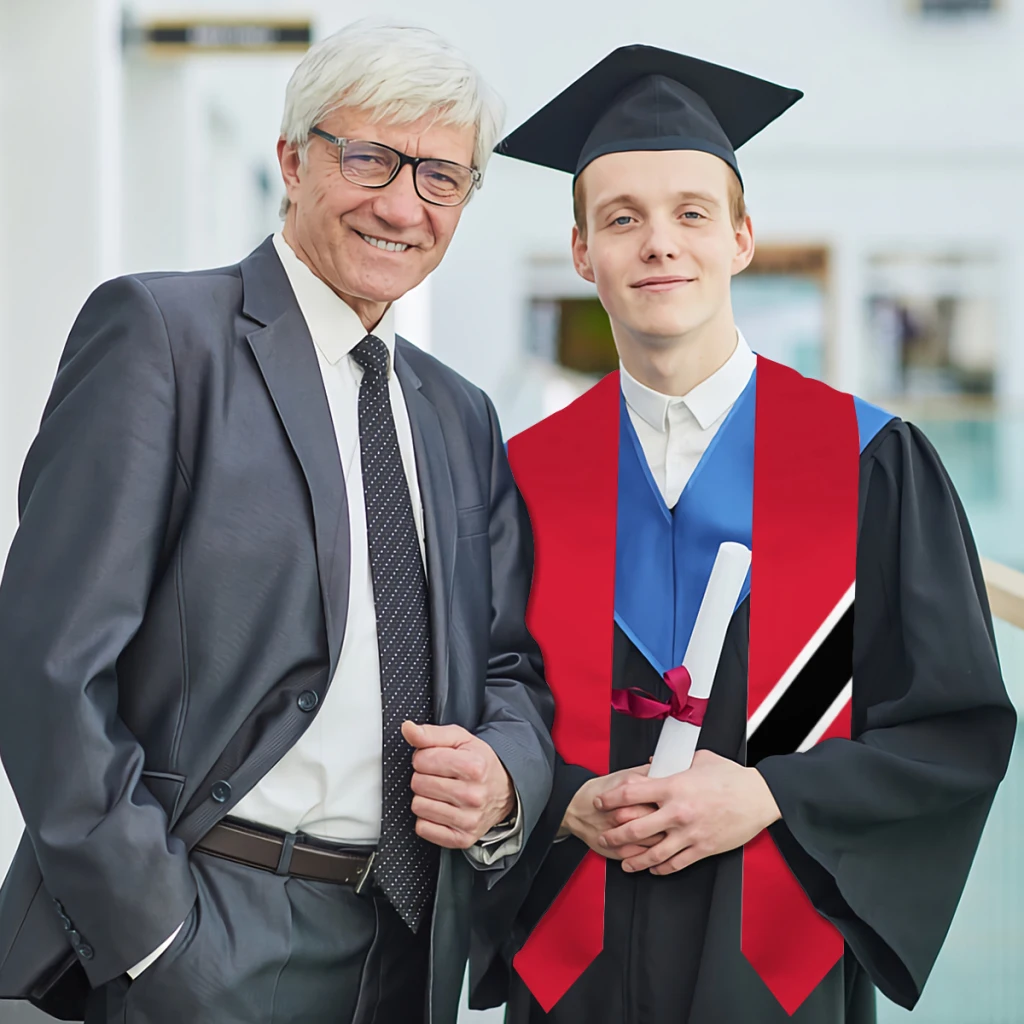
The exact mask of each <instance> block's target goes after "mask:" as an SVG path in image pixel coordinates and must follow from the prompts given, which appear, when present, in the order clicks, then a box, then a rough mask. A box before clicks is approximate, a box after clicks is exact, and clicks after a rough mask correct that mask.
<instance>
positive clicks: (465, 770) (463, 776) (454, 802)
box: [402, 722, 515, 850]
mask: <svg viewBox="0 0 1024 1024" xmlns="http://www.w3.org/2000/svg"><path fill="white" fill-rule="evenodd" d="M402 736H403V737H404V738H405V741H406V743H408V744H409V745H410V746H413V747H415V748H416V753H415V754H413V757H412V766H413V777H412V791H413V793H414V796H413V798H412V812H413V814H415V815H416V834H417V835H419V836H420V837H422V838H423V839H426V840H427V841H428V842H431V843H434V844H436V845H437V846H444V847H447V848H448V849H450V850H468V849H469V848H470V847H471V846H472V845H473V844H474V843H476V842H477V841H478V840H480V839H482V838H483V837H484V836H485V835H486V834H487V833H488V832H489V831H490V830H491V829H492V828H493V827H494V826H495V825H496V824H497V823H498V822H499V821H502V820H503V819H505V818H507V817H508V816H509V815H510V814H511V813H512V811H513V809H514V807H515V787H514V786H513V784H512V779H511V777H510V776H509V774H508V772H507V771H505V766H504V765H503V764H502V763H501V761H500V760H499V758H498V755H497V754H496V753H495V752H494V751H493V750H492V749H491V747H489V746H488V745H487V744H486V743H485V742H484V741H483V740H481V739H477V737H476V736H474V735H473V734H472V733H471V732H467V731H466V730H465V729H463V728H462V726H461V725H416V724H415V723H414V722H405V723H403V725H402Z"/></svg>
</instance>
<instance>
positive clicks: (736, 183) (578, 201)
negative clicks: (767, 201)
mask: <svg viewBox="0 0 1024 1024" xmlns="http://www.w3.org/2000/svg"><path fill="white" fill-rule="evenodd" d="M730 170H731V168H730ZM572 215H573V219H574V220H575V221H576V230H577V231H579V233H580V238H582V239H583V241H584V242H585V241H586V240H587V199H586V196H585V195H584V191H583V175H582V174H581V175H580V176H579V177H578V178H577V179H576V184H575V185H574V186H573V190H572ZM729 216H730V217H731V218H732V226H733V227H734V228H735V229H736V230H737V231H738V230H739V229H740V227H742V225H743V222H744V221H745V220H746V219H747V200H746V197H745V196H744V194H743V185H742V184H741V182H740V179H739V178H738V177H737V176H736V174H730V175H729Z"/></svg>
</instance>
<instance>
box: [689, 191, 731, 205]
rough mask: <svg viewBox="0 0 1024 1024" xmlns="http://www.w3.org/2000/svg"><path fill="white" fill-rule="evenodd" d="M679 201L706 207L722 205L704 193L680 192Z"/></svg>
mask: <svg viewBox="0 0 1024 1024" xmlns="http://www.w3.org/2000/svg"><path fill="white" fill-rule="evenodd" d="M679 199H680V200H681V201H682V202H698V203H704V204H705V205H706V206H721V205H722V204H721V203H719V201H718V200H717V199H716V198H715V197H714V196H711V195H708V194H707V193H706V192H680V193H679Z"/></svg>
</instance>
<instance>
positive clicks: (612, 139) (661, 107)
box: [495, 45, 803, 184]
mask: <svg viewBox="0 0 1024 1024" xmlns="http://www.w3.org/2000/svg"><path fill="white" fill-rule="evenodd" d="M802 96H803V93H802V92H800V91H799V90H798V89H786V88H784V87H783V86H781V85H774V84H773V83H771V82H766V81H764V80H763V79H760V78H754V77H753V76H752V75H745V74H743V73H742V72H740V71H733V70H732V69H731V68H726V67H721V66H720V65H718V64H709V63H707V62H706V61H703V60H697V59H696V58H695V57H687V56H684V55H683V54H681V53H673V52H672V51H671V50H662V49H659V48H658V47H656V46H642V45H636V46H620V47H619V48H618V49H617V50H614V51H612V52H611V53H610V54H609V55H608V56H607V57H605V58H604V60H602V61H601V62H600V63H599V64H596V65H595V66H594V67H592V68H591V69H590V70H589V71H588V72H587V73H586V74H585V75H583V77H582V78H579V79H577V80H576V81H575V82H573V83H572V85H570V86H569V87H568V88H567V89H565V90H564V91H563V92H561V93H560V94H559V95H558V96H556V97H555V98H554V99H553V100H552V101H551V102H550V103H548V104H547V106H545V107H543V108H542V109H541V110H539V111H537V113H536V114H534V115H533V117H531V118H530V119H529V120H528V121H526V122H525V123H524V124H522V125H520V126H519V127H518V128H517V129H516V130H515V131H514V132H512V134H511V135H509V136H507V137H506V138H505V139H503V140H502V141H501V142H500V143H498V146H497V147H496V149H495V152H496V153H500V154H502V155H504V156H511V157H514V158H515V159H517V160H525V161H526V162H527V163H532V164H540V165H541V166H542V167H552V168H554V169H555V170H558V171H568V172H570V173H571V174H572V175H573V183H574V184H575V181H576V178H577V177H579V175H580V173H581V172H582V171H583V169H584V168H585V167H586V166H587V164H589V163H590V162H591V161H592V160H596V159H597V158H598V157H599V156H604V155H605V154H607V153H622V152H628V151H635V150H670V149H695V150H699V151H701V152H704V153H712V154H714V155H715V156H717V157H720V158H721V159H722V160H724V161H725V162H726V163H727V164H728V165H729V166H730V167H731V168H732V169H733V170H734V171H735V172H736V175H737V177H739V176H740V171H739V166H738V165H737V162H736V150H737V149H739V148H740V146H742V145H743V144H744V143H745V142H747V141H749V140H750V139H752V138H753V137H754V136H755V135H756V134H757V133H758V132H759V131H761V130H762V129H763V128H766V127H767V126H768V125H769V124H771V123H772V121H774V120H775V119H776V118H777V117H779V116H781V115H782V114H783V113H785V112H786V111H787V110H788V109H789V108H790V107H791V106H792V105H793V104H794V103H796V101H797V100H799V99H800V98H801V97H802ZM742 180H743V179H742V178H740V181H741V183H742Z"/></svg>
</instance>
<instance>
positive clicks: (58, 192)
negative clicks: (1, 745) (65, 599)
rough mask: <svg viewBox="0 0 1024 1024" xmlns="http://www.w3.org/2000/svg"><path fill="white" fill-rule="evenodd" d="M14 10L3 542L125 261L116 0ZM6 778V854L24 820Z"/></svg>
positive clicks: (0, 383)
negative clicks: (41, 439) (82, 328)
mask: <svg viewBox="0 0 1024 1024" xmlns="http://www.w3.org/2000/svg"><path fill="white" fill-rule="evenodd" d="M3 19H4V20H3V22H2V23H0V25H2V29H3V44H2V45H3V106H2V108H0V110H2V114H0V138H2V139H3V144H4V150H3V160H2V165H3V166H2V173H3V193H2V194H3V203H2V204H0V205H2V208H3V216H4V222H3V229H4V230H3V232H2V240H0V271H2V278H3V282H4V295H5V296H6V301H4V300H3V299H0V350H2V362H0V368H2V372H3V376H2V378H0V396H2V400H0V443H2V450H0V471H2V476H0V551H6V550H7V546H8V543H9V540H10V537H11V536H12V534H13V529H14V524H15V508H16V506H15V495H16V487H17V474H18V471H19V468H20V466H21V462H22V460H23V458H24V454H25V452H26V450H27V449H28V446H29V444H30V442H31V440H32V437H33V434H34V432H35V427H36V424H37V423H38V421H39V415H40V412H41V411H42V408H43V405H44V403H45V401H46V396H47V393H48V391H49V387H50V383H51V381H52V379H53V373H54V369H55V367H56V365H57V360H58V358H59V356H60V350H61V348H62V346H63V342H64V339H65V337H66V336H67V332H68V328H69V327H70V325H71V322H72V320H73V318H74V316H75V313H76V312H77V310H78V309H79V307H80V306H81V305H82V303H83V302H84V301H85V298H86V296H87V295H88V294H89V292H90V291H91V290H92V289H93V288H94V287H95V286H96V285H97V284H98V283H99V282H100V281H102V280H103V279H104V278H106V277H108V276H110V275H111V274H112V273H113V272H114V271H115V269H116V267H117V265H118V262H119V254H118V245H119V241H118V239H119V218H120V204H119V177H120V154H119V149H118V145H119V128H118V124H119V104H120V85H119V79H120V55H119V39H120V22H119V14H118V10H117V5H116V3H115V0H39V2H31V3H29V2H22V0H17V2H14V3H7V4H5V5H3ZM5 683H6V684H8V685H10V681H7V680H5ZM0 789H2V796H0V863H2V864H6V863H7V859H8V857H9V855H10V854H11V853H12V852H13V849H14V846H15V844H16V840H17V837H18V831H19V828H20V824H19V821H18V819H17V818H16V816H15V815H14V814H13V804H12V802H11V800H10V798H9V794H8V791H7V788H6V786H3V787H0Z"/></svg>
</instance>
